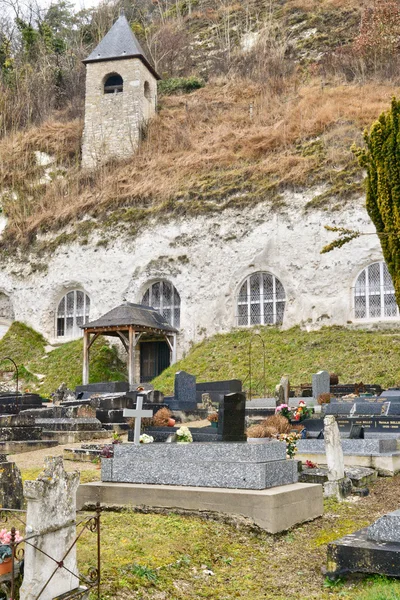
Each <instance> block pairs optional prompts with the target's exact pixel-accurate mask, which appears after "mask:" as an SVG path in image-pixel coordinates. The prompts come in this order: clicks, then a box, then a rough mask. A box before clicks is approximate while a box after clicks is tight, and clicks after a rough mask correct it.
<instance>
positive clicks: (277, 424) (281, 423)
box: [261, 414, 292, 433]
mask: <svg viewBox="0 0 400 600" xmlns="http://www.w3.org/2000/svg"><path fill="white" fill-rule="evenodd" d="M261 425H262V426H263V427H272V428H273V429H276V431H277V433H290V431H291V429H292V426H291V424H290V423H289V421H288V420H287V418H286V417H282V415H279V414H276V415H271V416H270V417H267V418H266V419H265V420H264V421H263V422H262V423H261Z"/></svg>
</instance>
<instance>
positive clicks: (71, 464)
mask: <svg viewBox="0 0 400 600" xmlns="http://www.w3.org/2000/svg"><path fill="white" fill-rule="evenodd" d="M209 424H210V423H209V422H208V421H207V420H202V421H192V422H191V423H184V425H186V426H187V427H189V429H190V428H191V427H206V426H208V425H209ZM122 440H123V441H124V442H126V441H127V440H128V436H127V434H123V435H122ZM111 441H112V439H111V438H110V439H104V440H93V441H85V442H77V443H76V444H64V445H60V446H54V447H53V448H44V449H42V450H32V451H31V452H22V453H20V454H10V455H9V460H10V461H12V462H15V464H16V465H17V466H18V467H19V468H20V469H39V468H41V467H43V465H44V459H45V457H46V456H62V455H63V451H64V448H80V447H81V446H82V444H98V443H102V444H111ZM64 467H65V469H66V470H67V471H92V470H96V469H97V467H96V465H94V464H93V463H91V462H82V461H73V460H65V461H64Z"/></svg>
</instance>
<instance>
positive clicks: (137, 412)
mask: <svg viewBox="0 0 400 600" xmlns="http://www.w3.org/2000/svg"><path fill="white" fill-rule="evenodd" d="M122 414H123V416H124V417H135V429H134V434H133V443H134V444H136V445H139V444H140V429H141V421H142V419H145V418H149V417H152V416H153V411H152V410H143V396H136V408H135V409H132V408H124V412H123V413H122Z"/></svg>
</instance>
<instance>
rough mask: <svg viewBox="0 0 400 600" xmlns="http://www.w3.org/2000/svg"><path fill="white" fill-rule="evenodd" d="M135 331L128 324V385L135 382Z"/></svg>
mask: <svg viewBox="0 0 400 600" xmlns="http://www.w3.org/2000/svg"><path fill="white" fill-rule="evenodd" d="M135 346H136V340H135V331H134V329H133V327H132V325H129V346H128V380H129V387H130V388H131V387H133V384H134V383H135Z"/></svg>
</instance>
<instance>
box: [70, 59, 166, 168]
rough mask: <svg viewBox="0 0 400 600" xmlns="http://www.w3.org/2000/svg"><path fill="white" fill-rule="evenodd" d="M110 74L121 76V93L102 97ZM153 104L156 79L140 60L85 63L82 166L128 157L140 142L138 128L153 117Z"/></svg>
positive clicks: (91, 165)
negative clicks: (113, 158)
mask: <svg viewBox="0 0 400 600" xmlns="http://www.w3.org/2000/svg"><path fill="white" fill-rule="evenodd" d="M111 74H118V75H120V76H121V77H122V79H123V92H121V93H114V94H104V82H105V80H106V79H107V77H108V76H109V75H111ZM146 82H147V84H148V85H145V84H146ZM145 89H146V90H148V92H145ZM156 101H157V82H156V79H155V78H154V76H153V75H152V74H151V73H150V71H149V70H148V69H147V68H146V67H145V65H144V64H143V63H142V61H141V60H140V59H138V58H130V59H122V60H112V61H100V62H93V63H88V64H87V65H86V100H85V128H84V132H83V143H82V166H83V167H85V168H92V167H95V166H96V165H97V164H98V163H100V162H104V161H105V160H107V159H109V158H112V157H115V158H126V157H128V156H130V155H131V154H132V153H133V152H134V150H135V149H136V147H137V145H138V143H139V140H140V128H141V125H142V124H143V123H144V122H145V121H146V120H148V119H149V118H151V117H152V116H153V115H154V114H155V107H156Z"/></svg>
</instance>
